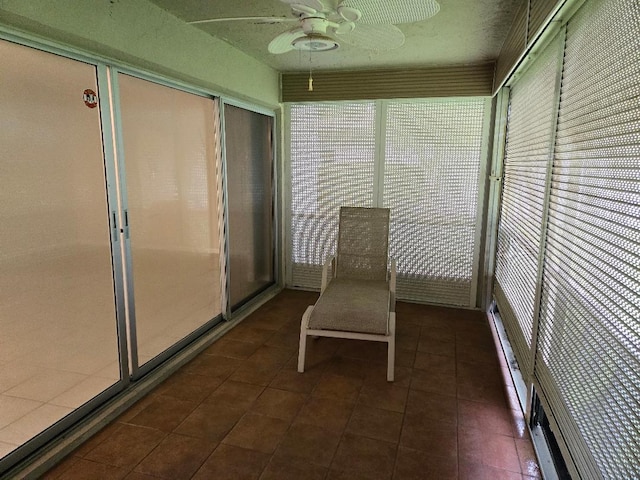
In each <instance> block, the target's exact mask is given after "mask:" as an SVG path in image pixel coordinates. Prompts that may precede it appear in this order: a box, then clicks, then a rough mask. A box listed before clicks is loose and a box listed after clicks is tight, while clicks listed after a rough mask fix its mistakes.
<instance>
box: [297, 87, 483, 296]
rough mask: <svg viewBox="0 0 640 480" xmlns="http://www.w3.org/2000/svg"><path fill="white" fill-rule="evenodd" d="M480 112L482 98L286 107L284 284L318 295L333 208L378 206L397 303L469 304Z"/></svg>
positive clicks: (330, 243) (331, 248) (330, 246)
mask: <svg viewBox="0 0 640 480" xmlns="http://www.w3.org/2000/svg"><path fill="white" fill-rule="evenodd" d="M488 105H489V102H488V101H487V100H486V99H484V98H481V99H478V98H472V99H463V100H453V99H438V100H430V101H378V102H340V103H317V104H293V105H291V106H290V116H291V121H290V128H291V130H290V139H289V140H290V145H291V153H290V155H291V156H290V158H291V166H290V168H291V172H290V173H291V216H290V230H289V235H290V237H289V247H290V257H289V258H290V261H289V264H288V266H289V268H288V272H289V275H290V277H289V278H288V283H289V284H290V285H292V286H296V287H303V288H319V287H320V274H321V271H322V265H323V263H324V261H325V260H326V257H327V255H329V254H333V253H334V252H335V238H336V234H337V230H338V212H339V207H340V206H342V205H346V206H359V207H372V206H384V207H390V208H391V231H390V255H391V257H392V258H394V259H396V261H397V265H398V298H401V299H406V300H412V301H423V302H434V303H443V304H454V305H464V306H468V305H470V301H471V298H473V299H474V302H475V292H474V291H473V290H474V288H473V285H474V276H475V270H476V263H477V262H476V261H475V260H476V253H477V245H476V242H475V238H476V231H477V230H476V228H477V223H478V215H477V210H478V196H479V193H480V192H479V188H478V187H479V178H480V170H481V168H480V165H481V162H482V159H483V151H484V149H483V138H484V136H483V126H484V124H485V119H486V116H485V114H486V113H487V111H488V109H487V106H488Z"/></svg>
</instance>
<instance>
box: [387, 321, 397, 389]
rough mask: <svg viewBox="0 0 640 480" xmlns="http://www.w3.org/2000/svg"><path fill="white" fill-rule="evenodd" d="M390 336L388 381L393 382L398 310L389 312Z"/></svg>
mask: <svg viewBox="0 0 640 480" xmlns="http://www.w3.org/2000/svg"><path fill="white" fill-rule="evenodd" d="M389 337H390V338H389V342H388V346H387V382H393V378H394V373H395V364H396V312H389Z"/></svg>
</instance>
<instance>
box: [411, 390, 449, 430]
mask: <svg viewBox="0 0 640 480" xmlns="http://www.w3.org/2000/svg"><path fill="white" fill-rule="evenodd" d="M405 414H406V415H410V416H416V417H422V418H424V420H425V421H432V422H446V423H451V424H453V425H456V424H457V423H458V405H457V403H456V400H455V399H454V398H452V397H451V396H450V395H442V394H440V393H433V392H423V391H421V390H409V395H408V396H407V406H406V409H405Z"/></svg>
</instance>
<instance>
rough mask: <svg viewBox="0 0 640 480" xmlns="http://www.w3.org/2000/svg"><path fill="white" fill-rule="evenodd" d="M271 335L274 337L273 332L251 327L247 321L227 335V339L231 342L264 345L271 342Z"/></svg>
mask: <svg viewBox="0 0 640 480" xmlns="http://www.w3.org/2000/svg"><path fill="white" fill-rule="evenodd" d="M247 320H249V319H247ZM271 335H273V330H268V329H264V328H256V327H253V326H251V325H250V323H249V321H247V323H246V324H245V323H244V322H243V323H241V324H240V325H238V326H237V327H235V328H234V329H233V330H231V331H230V332H229V333H227V335H226V337H227V338H228V339H229V340H236V341H239V342H247V343H257V344H258V345H262V344H263V343H264V342H266V341H267V340H269V337H270V336H271Z"/></svg>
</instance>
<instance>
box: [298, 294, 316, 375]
mask: <svg viewBox="0 0 640 480" xmlns="http://www.w3.org/2000/svg"><path fill="white" fill-rule="evenodd" d="M312 311H313V306H312V305H309V306H308V307H307V309H306V310H305V312H304V314H303V315H302V321H301V322H300V346H299V348H298V372H300V373H302V372H304V361H305V355H306V350H307V329H308V328H309V317H310V316H311V312H312Z"/></svg>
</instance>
